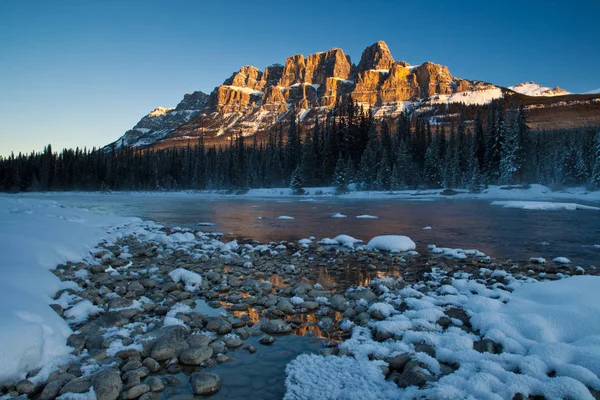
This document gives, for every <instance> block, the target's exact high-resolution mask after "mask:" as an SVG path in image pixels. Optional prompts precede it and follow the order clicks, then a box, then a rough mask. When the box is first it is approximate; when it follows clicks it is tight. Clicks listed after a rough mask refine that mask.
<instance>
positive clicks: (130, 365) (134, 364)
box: [121, 360, 142, 373]
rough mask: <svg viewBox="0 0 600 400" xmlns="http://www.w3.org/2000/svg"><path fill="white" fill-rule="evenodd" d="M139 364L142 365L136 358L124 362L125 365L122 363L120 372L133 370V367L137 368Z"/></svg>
mask: <svg viewBox="0 0 600 400" xmlns="http://www.w3.org/2000/svg"><path fill="white" fill-rule="evenodd" d="M141 366H142V363H141V362H139V361H137V360H132V361H129V362H127V363H125V365H123V366H122V367H121V372H123V373H125V372H129V371H133V370H134V369H138V368H140V367H141Z"/></svg>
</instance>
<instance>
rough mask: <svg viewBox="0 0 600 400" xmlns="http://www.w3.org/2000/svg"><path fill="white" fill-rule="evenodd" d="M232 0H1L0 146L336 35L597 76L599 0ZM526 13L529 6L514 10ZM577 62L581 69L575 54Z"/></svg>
mask: <svg viewBox="0 0 600 400" xmlns="http://www.w3.org/2000/svg"><path fill="white" fill-rule="evenodd" d="M229 4H230V5H223V4H211V3H209V4H198V3H193V2H188V1H180V2H177V3H175V4H174V5H173V6H171V7H168V8H165V7H164V6H163V5H162V4H161V3H159V2H157V1H152V2H143V3H142V2H138V1H125V2H106V3H102V4H86V3H77V2H74V1H64V2H61V3H53V4H48V3H44V2H40V1H33V2H28V3H26V4H23V3H19V4H16V3H1V4H0V11H2V12H0V15H1V16H0V21H1V22H2V24H0V25H1V26H0V37H2V38H3V40H2V41H1V42H0V43H1V44H0V48H1V49H2V51H0V54H2V56H0V57H1V58H0V60H3V61H5V62H3V63H1V64H0V87H2V88H3V90H2V91H1V92H0V93H1V94H0V121H1V122H2V133H1V136H0V138H1V142H0V155H1V156H8V155H9V154H10V153H11V152H14V153H15V154H18V153H19V152H23V153H29V152H31V151H41V150H42V149H43V148H44V146H46V145H48V144H52V147H53V149H54V150H55V151H56V150H60V149H62V148H76V147H80V148H83V147H87V148H92V147H99V146H104V145H106V144H108V143H110V142H113V141H115V140H116V139H118V138H119V137H120V136H121V135H122V134H123V133H124V132H125V131H126V130H128V129H130V128H132V127H133V126H134V125H135V124H136V123H137V122H138V121H139V120H140V118H142V117H143V116H145V115H147V114H148V113H149V112H150V111H152V110H153V109H155V108H156V107H174V106H175V105H176V104H177V103H178V102H179V101H180V100H181V99H182V98H183V95H184V94H185V93H191V92H194V91H196V90H201V91H203V92H205V93H210V92H211V91H212V90H213V89H214V88H215V87H216V86H218V85H220V84H221V83H222V82H223V81H224V80H225V79H227V78H228V77H229V76H231V74H232V73H233V72H235V71H237V70H238V69H239V68H240V67H241V66H243V65H253V66H255V67H257V68H260V69H261V70H264V67H265V66H268V65H271V64H276V63H278V64H283V63H284V62H285V58H286V57H289V56H292V55H294V54H302V55H304V56H307V55H309V54H313V53H316V52H321V51H326V50H329V49H330V48H335V47H337V48H341V49H342V50H343V51H344V53H345V54H348V55H350V58H351V61H352V62H353V63H355V64H357V63H358V61H359V60H360V55H361V54H362V51H363V50H364V49H365V48H366V47H368V46H370V45H371V44H373V43H375V42H377V41H379V40H383V41H385V42H386V43H387V45H388V46H389V48H390V51H391V53H392V56H393V57H394V59H395V60H398V61H399V60H404V61H407V62H409V63H410V64H413V65H417V64H421V63H423V62H425V61H432V62H435V63H437V64H442V65H445V66H448V68H449V70H450V72H451V73H452V75H454V76H458V77H461V78H465V79H470V80H481V81H485V82H490V83H493V84H495V85H499V86H504V87H507V86H513V85H516V84H519V83H522V82H528V81H534V82H536V83H538V84H540V85H542V86H548V87H555V86H560V87H561V88H563V89H565V90H567V91H569V92H573V93H585V92H588V91H591V90H595V89H598V88H600V78H599V77H598V75H597V73H596V71H595V66H596V65H598V63H600V54H598V53H597V52H594V51H588V50H589V49H593V48H594V46H595V40H596V38H597V37H598V33H600V29H599V28H598V27H597V26H596V25H595V24H594V23H593V18H595V15H597V13H596V12H593V11H594V10H595V9H597V10H598V11H600V5H599V4H596V3H594V2H585V1H581V2H575V3H574V4H565V3H564V2H558V1H554V2H541V1H532V2H529V3H528V4H519V3H518V2H515V1H509V2H505V3H504V4H505V6H503V7H502V8H501V9H496V8H495V5H493V4H483V5H482V4H479V3H477V2H473V1H462V2H457V1H454V2H435V4H433V6H431V5H430V7H424V6H421V5H419V4H407V5H405V4H402V5H398V4H395V3H394V2H390V1H379V2H377V3H376V4H370V5H369V6H368V7H367V6H365V5H363V4H360V3H358V2H350V3H347V2H341V1H339V2H338V1H336V2H333V1H332V2H328V3H327V4H324V5H323V4H319V3H318V2H307V3H304V4H305V7H304V8H300V9H298V8H297V7H296V8H294V6H293V5H289V4H284V5H278V6H279V7H278V8H277V9H273V7H268V6H264V7H257V6H256V4H252V5H249V4H245V3H242V2H232V3H229ZM231 4H234V6H231ZM260 4H261V5H265V4H270V2H262V3H260ZM32 5H33V6H35V8H33V7H32ZM271 5H273V3H271ZM315 5H318V8H317V11H314V13H318V15H326V16H327V17H325V18H323V20H325V21H326V22H327V23H326V24H323V23H322V21H320V20H319V19H311V18H308V16H310V15H308V16H307V13H306V12H305V10H306V9H308V8H311V7H310V6H313V7H312V8H315V7H314V6H315ZM268 8H270V13H264V12H263V10H264V9H268ZM432 8H435V9H436V11H438V12H436V13H430V10H431V9H432ZM388 10H389V12H387V11H388ZM382 11H386V12H384V13H382ZM515 13H516V14H518V15H517V16H519V15H521V16H522V15H529V16H531V17H530V20H528V21H527V23H526V24H523V23H521V20H519V19H518V18H517V21H514V20H515ZM294 15H295V17H294ZM406 15H409V16H411V17H412V16H414V17H412V18H405V17H404V16H406ZM206 16H209V17H210V18H208V19H209V20H208V21H206V22H205V23H203V24H200V23H199V21H200V20H202V18H203V19H204V20H206V19H207V18H206ZM290 16H292V17H290ZM288 18H291V19H292V21H293V23H292V24H290V23H289V19H288ZM375 18H377V20H378V22H377V23H376V24H373V23H372V22H370V20H374V19H375ZM511 20H512V22H511ZM248 21H250V23H249V22H248ZM253 21H257V22H258V23H253ZM448 21H459V22H460V23H457V22H448ZM259 23H260V24H259ZM557 24H561V25H560V27H561V29H560V30H558V29H556V26H557ZM148 27H152V30H149V29H147V28H148ZM327 29H329V30H330V31H331V33H329V34H327V32H325V33H323V32H322V31H323V30H327ZM473 33H476V34H475V35H474V34H473ZM208 35H211V38H213V39H209V40H208V41H207V40H206V39H205V38H206V37H207V36H208ZM533 35H535V36H533ZM407 38H408V40H407ZM531 38H535V40H536V42H535V45H534V44H532V43H531ZM487 47H490V48H491V50H487ZM224 49H225V50H226V51H224ZM553 60H559V61H554V62H552V61H553ZM573 65H576V66H577V70H574V69H573V68H565V66H569V67H572V66H573Z"/></svg>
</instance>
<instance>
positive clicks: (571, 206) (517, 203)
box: [492, 201, 600, 211]
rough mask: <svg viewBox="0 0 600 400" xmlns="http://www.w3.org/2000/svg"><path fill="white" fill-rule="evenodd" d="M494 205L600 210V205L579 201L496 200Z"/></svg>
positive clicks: (552, 209) (550, 209) (519, 207)
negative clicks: (595, 205) (593, 205)
mask: <svg viewBox="0 0 600 400" xmlns="http://www.w3.org/2000/svg"><path fill="white" fill-rule="evenodd" d="M492 205H493V206H502V207H504V208H518V209H521V210H543V211H556V210H568V211H575V210H595V211H598V210H600V208H599V207H592V206H584V205H582V204H577V203H552V202H548V201H494V202H492Z"/></svg>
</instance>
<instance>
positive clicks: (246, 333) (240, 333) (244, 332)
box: [233, 328, 250, 340]
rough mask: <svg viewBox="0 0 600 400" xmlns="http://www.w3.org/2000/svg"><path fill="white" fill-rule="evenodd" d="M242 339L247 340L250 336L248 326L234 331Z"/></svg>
mask: <svg viewBox="0 0 600 400" xmlns="http://www.w3.org/2000/svg"><path fill="white" fill-rule="evenodd" d="M233 332H234V333H235V334H236V335H238V336H239V337H240V339H242V340H245V339H247V338H248V337H249V336H250V332H249V331H248V329H246V328H238V329H236V330H234V331H233Z"/></svg>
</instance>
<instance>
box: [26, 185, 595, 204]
mask: <svg viewBox="0 0 600 400" xmlns="http://www.w3.org/2000/svg"><path fill="white" fill-rule="evenodd" d="M443 192H444V191H443V190H441V189H431V190H399V191H385V192H382V191H357V190H350V191H349V192H347V193H344V194H341V195H338V194H336V190H335V187H313V188H305V194H303V195H295V194H294V193H293V191H292V189H289V188H273V189H250V190H248V191H246V192H240V193H232V192H230V191H218V190H206V191H155V192H104V193H105V194H106V195H110V196H136V197H147V196H152V197H164V198H188V197H198V198H249V199H251V198H257V199H265V198H267V199H274V198H293V199H298V200H311V199H319V198H339V199H353V200H357V199H360V200H368V199H373V200H382V199H383V200H386V199H398V200H411V201H419V200H423V201H431V200H436V199H481V200H526V201H527V200H530V201H533V200H535V201H558V200H560V201H569V202H572V201H586V202H600V190H596V191H589V190H587V189H586V188H584V187H571V188H564V189H562V190H557V191H552V189H550V188H548V187H546V186H542V185H537V184H533V185H530V186H529V187H527V188H521V187H517V186H512V187H511V186H490V187H489V188H488V189H485V190H483V191H482V192H481V193H471V192H469V191H468V190H464V189H457V190H455V191H453V193H452V194H448V193H446V194H444V193H443ZM96 195H98V192H49V193H48V196H52V197H58V196H65V197H69V196H96ZM19 196H23V197H40V196H42V197H43V194H42V193H22V194H20V195H19Z"/></svg>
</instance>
